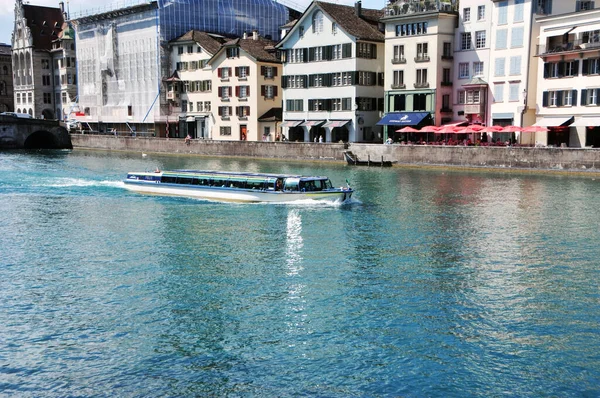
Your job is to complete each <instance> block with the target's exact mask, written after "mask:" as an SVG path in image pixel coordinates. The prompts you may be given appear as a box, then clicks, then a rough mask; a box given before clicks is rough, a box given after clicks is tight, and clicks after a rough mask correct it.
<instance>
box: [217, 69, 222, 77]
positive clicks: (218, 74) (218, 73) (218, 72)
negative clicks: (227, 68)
mask: <svg viewBox="0 0 600 398" xmlns="http://www.w3.org/2000/svg"><path fill="white" fill-rule="evenodd" d="M222 69H223V68H219V69H217V77H219V78H220V77H221V75H222V73H221V70H222Z"/></svg>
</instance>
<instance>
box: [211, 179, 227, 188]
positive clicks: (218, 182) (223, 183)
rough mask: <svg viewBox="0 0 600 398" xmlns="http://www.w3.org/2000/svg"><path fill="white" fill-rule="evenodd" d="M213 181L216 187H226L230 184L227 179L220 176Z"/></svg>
mask: <svg viewBox="0 0 600 398" xmlns="http://www.w3.org/2000/svg"><path fill="white" fill-rule="evenodd" d="M212 181H213V186H215V187H226V186H228V185H227V180H224V179H220V178H219V179H217V178H215V179H214V180H212Z"/></svg>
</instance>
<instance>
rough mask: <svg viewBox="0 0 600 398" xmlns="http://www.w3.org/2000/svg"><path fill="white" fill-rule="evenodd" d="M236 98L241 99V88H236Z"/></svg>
mask: <svg viewBox="0 0 600 398" xmlns="http://www.w3.org/2000/svg"><path fill="white" fill-rule="evenodd" d="M235 96H236V97H238V98H239V97H240V86H235Z"/></svg>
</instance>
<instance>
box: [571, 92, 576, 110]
mask: <svg viewBox="0 0 600 398" xmlns="http://www.w3.org/2000/svg"><path fill="white" fill-rule="evenodd" d="M571 97H572V100H571V105H572V106H576V105H577V90H571Z"/></svg>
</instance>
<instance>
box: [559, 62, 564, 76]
mask: <svg viewBox="0 0 600 398" xmlns="http://www.w3.org/2000/svg"><path fill="white" fill-rule="evenodd" d="M564 75H565V63H564V62H559V63H558V77H563V76H564Z"/></svg>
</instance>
